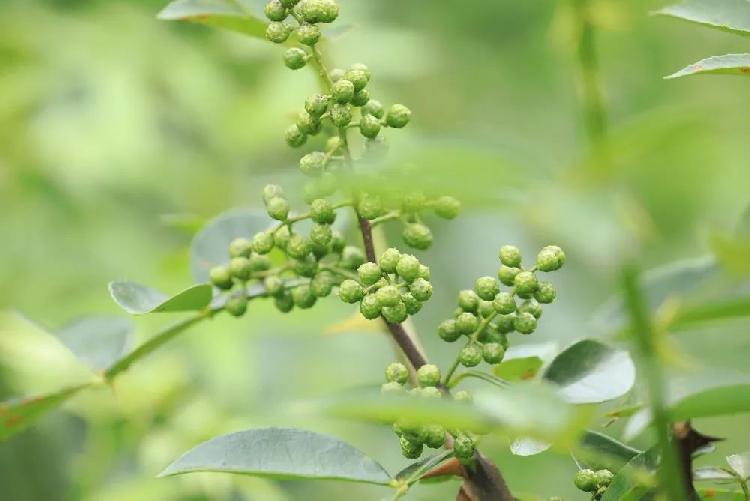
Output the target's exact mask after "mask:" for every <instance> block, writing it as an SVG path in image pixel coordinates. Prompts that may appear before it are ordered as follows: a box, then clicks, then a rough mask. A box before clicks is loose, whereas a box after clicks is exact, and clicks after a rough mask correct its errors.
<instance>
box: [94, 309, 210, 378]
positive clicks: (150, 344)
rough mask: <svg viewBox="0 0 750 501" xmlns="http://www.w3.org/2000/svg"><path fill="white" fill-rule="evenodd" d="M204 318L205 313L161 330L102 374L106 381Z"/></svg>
mask: <svg viewBox="0 0 750 501" xmlns="http://www.w3.org/2000/svg"><path fill="white" fill-rule="evenodd" d="M205 318H207V316H206V314H205V313H199V314H197V315H195V316H192V317H190V318H187V319H185V320H182V321H180V322H177V323H176V324H173V325H170V326H169V327H167V328H165V329H163V330H161V331H160V332H159V333H157V334H156V335H155V336H154V337H152V338H151V339H149V340H148V341H146V342H145V343H143V344H142V345H140V346H138V347H137V348H136V349H134V350H133V351H131V352H130V353H128V354H127V355H126V356H124V357H122V358H121V359H120V360H118V361H117V362H115V363H114V364H113V365H112V366H111V367H110V368H109V369H107V371H106V372H105V373H104V375H105V377H106V378H107V379H108V380H112V379H113V378H114V377H115V376H117V375H118V374H120V373H122V372H125V371H126V370H127V369H128V368H129V367H130V366H131V365H132V364H133V363H134V362H137V361H138V360H140V359H142V358H144V357H145V356H147V355H149V354H150V353H152V352H153V351H155V350H156V349H157V348H159V347H160V346H162V345H163V344H165V343H167V342H169V341H171V340H172V339H173V338H174V337H175V336H177V335H178V334H180V333H182V332H183V331H185V330H186V329H187V328H189V327H191V326H192V325H193V324H196V323H198V322H200V321H201V320H203V319H205Z"/></svg>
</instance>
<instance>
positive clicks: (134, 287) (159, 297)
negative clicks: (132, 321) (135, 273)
mask: <svg viewBox="0 0 750 501" xmlns="http://www.w3.org/2000/svg"><path fill="white" fill-rule="evenodd" d="M109 293H110V295H111V296H112V299H114V300H115V302H116V303H117V304H118V305H120V307H121V308H122V309H123V310H125V311H127V312H128V313H130V314H133V315H143V314H145V313H174V312H185V311H199V310H202V309H203V308H205V307H206V306H208V305H209V304H210V303H211V299H212V297H213V288H212V287H211V286H210V285H209V284H198V285H193V286H191V287H188V288H187V289H185V290H184V291H182V292H180V293H178V294H176V295H174V296H172V297H169V296H167V295H166V294H163V293H161V292H159V291H158V290H156V289H152V288H151V287H148V286H146V285H141V284H138V283H135V282H111V283H110V284H109Z"/></svg>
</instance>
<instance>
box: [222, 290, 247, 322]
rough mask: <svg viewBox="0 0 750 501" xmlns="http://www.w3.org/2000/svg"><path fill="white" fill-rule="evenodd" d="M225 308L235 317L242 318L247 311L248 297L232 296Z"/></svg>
mask: <svg viewBox="0 0 750 501" xmlns="http://www.w3.org/2000/svg"><path fill="white" fill-rule="evenodd" d="M225 308H226V310H227V313H229V314H230V315H232V316H233V317H241V316H242V315H244V314H245V312H246V311H247V297H246V296H245V295H244V294H242V295H235V296H232V297H230V298H229V299H227V304H226V306H225Z"/></svg>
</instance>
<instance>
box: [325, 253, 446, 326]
mask: <svg viewBox="0 0 750 501" xmlns="http://www.w3.org/2000/svg"><path fill="white" fill-rule="evenodd" d="M431 297H432V284H431V283H430V269H429V268H428V267H427V266H425V265H423V264H422V263H420V262H419V260H418V259H417V258H416V257H414V256H412V255H410V254H402V253H401V252H399V251H398V250H397V249H394V248H390V249H387V250H386V251H385V252H383V254H382V255H381V256H380V259H379V260H378V262H377V263H373V262H366V263H362V264H361V265H360V266H359V267H358V268H357V279H356V280H355V279H353V278H349V279H346V280H344V281H343V282H341V285H340V286H339V298H340V299H341V300H342V301H343V302H345V303H349V304H354V303H359V311H360V312H361V313H362V316H364V317H365V318H367V319H370V320H374V319H376V318H378V317H381V316H382V317H383V319H384V320H385V321H386V322H389V323H392V324H398V323H401V322H403V321H404V320H406V319H407V318H408V317H409V315H414V314H416V313H417V312H419V310H421V309H422V304H423V303H424V302H425V301H427V300H429V299H430V298H431Z"/></svg>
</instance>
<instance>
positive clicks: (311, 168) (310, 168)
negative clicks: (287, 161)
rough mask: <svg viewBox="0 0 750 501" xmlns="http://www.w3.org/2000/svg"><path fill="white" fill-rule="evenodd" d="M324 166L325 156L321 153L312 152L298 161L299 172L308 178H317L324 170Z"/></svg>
mask: <svg viewBox="0 0 750 501" xmlns="http://www.w3.org/2000/svg"><path fill="white" fill-rule="evenodd" d="M325 165H326V154H325V153H323V152H322V151H313V152H312V153H308V154H307V155H305V156H303V157H302V158H301V159H300V161H299V170H300V171H302V173H303V174H306V175H308V176H318V175H320V174H321V173H322V172H323V169H325Z"/></svg>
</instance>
